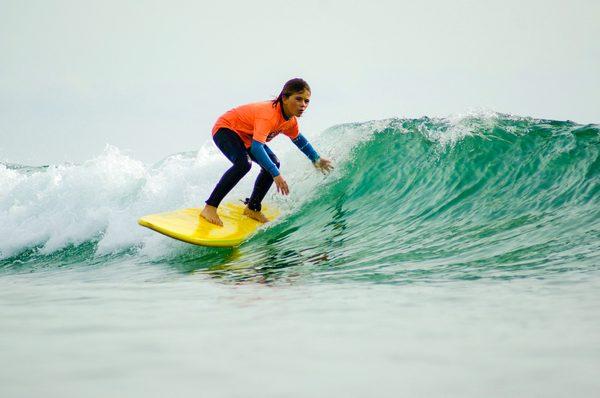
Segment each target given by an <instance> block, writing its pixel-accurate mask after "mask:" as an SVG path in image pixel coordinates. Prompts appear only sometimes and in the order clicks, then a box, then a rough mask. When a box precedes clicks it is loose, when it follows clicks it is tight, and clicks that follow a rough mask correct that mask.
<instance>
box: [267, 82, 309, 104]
mask: <svg viewBox="0 0 600 398" xmlns="http://www.w3.org/2000/svg"><path fill="white" fill-rule="evenodd" d="M304 90H308V92H310V86H309V85H308V83H307V82H306V81H304V80H303V79H300V78H299V77H296V78H294V79H292V80H288V81H287V82H286V83H285V84H284V85H283V88H282V89H281V93H279V95H278V96H277V98H275V99H274V100H273V101H272V102H273V106H274V107H275V106H277V104H278V103H279V104H282V103H283V99H284V98H288V97H289V96H290V95H293V94H296V93H301V92H302V91H304Z"/></svg>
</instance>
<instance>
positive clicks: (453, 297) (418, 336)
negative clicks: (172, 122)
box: [0, 112, 600, 397]
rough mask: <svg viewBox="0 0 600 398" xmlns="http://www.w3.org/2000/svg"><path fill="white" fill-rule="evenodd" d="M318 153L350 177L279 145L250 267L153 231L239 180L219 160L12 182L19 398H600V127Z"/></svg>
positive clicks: (11, 310) (362, 140) (186, 158)
mask: <svg viewBox="0 0 600 398" xmlns="http://www.w3.org/2000/svg"><path fill="white" fill-rule="evenodd" d="M311 141H312V142H313V144H314V145H315V147H316V148H317V149H318V150H319V152H321V153H322V154H323V155H324V156H327V157H330V158H331V159H333V161H334V163H335V167H336V169H335V170H334V172H333V173H331V174H329V175H327V176H324V175H321V174H319V173H318V172H317V171H315V170H313V169H312V167H311V166H310V164H309V163H308V161H307V160H306V159H304V158H303V155H302V154H301V153H299V151H297V149H296V148H295V147H293V145H290V144H289V142H287V140H286V139H285V138H279V139H278V140H276V141H275V142H274V144H273V148H274V150H275V152H276V153H277V154H278V156H279V158H280V159H281V160H282V174H283V175H284V176H285V177H286V179H287V181H288V184H289V185H290V189H291V194H290V196H289V197H281V196H278V195H277V194H275V193H271V194H269V196H268V197H267V201H269V202H271V203H274V204H275V205H277V206H278V207H279V208H281V209H282V210H283V212H284V216H283V217H282V218H281V219H280V220H278V221H277V222H275V223H272V224H270V225H266V226H265V227H264V228H263V229H262V230H261V231H260V232H259V233H257V234H256V235H255V236H253V237H252V238H251V239H250V240H248V241H247V242H245V243H244V244H243V245H241V246H240V247H238V248H233V249H210V248H202V247H196V246H192V245H188V244H185V243H182V242H178V241H175V240H172V239H169V238H167V237H164V236H162V235H159V234H157V233H154V232H152V231H150V230H147V229H145V228H142V227H139V226H138V225H137V222H136V221H137V218H138V217H140V216H141V215H144V214H148V213H155V212H160V211H167V210H172V209H176V208H182V207H198V206H201V205H202V202H203V200H204V199H205V198H206V197H207V196H208V194H209V193H210V191H211V189H212V188H213V186H214V184H215V182H216V181H217V180H218V178H219V177H220V175H221V174H222V172H223V171H224V170H225V169H226V168H227V167H228V166H227V163H226V160H225V159H224V157H223V156H222V155H220V153H218V151H217V150H216V149H215V148H214V147H213V146H212V145H211V144H210V143H208V144H206V145H205V146H203V147H201V148H200V149H199V150H198V151H193V152H189V153H180V154H174V155H171V156H168V157H167V158H165V159H164V160H162V161H161V162H158V163H157V164H154V165H148V164H144V163H142V162H140V161H137V160H136V159H134V158H132V157H131V156H129V155H128V154H127V153H123V152H122V151H120V150H119V149H118V148H115V147H110V146H108V147H107V148H106V149H105V150H104V152H103V153H101V154H100V155H99V156H98V157H96V158H94V159H90V160H88V161H86V162H83V163H80V164H61V165H49V166H44V167H29V166H25V165H15V164H6V163H0V316H1V319H0V358H2V360H3V361H2V362H3V370H2V372H0V396H2V397H34V396H48V397H54V396H56V397H59V396H60V397H82V396H85V397H106V396H122V397H137V396H144V397H154V396H156V397H159V396H165V395H173V396H183V395H192V394H193V395H195V396H198V395H199V396H206V397H248V396H252V397H254V396H260V397H307V396H310V397H331V396H340V397H342V396H343V397H370V396H377V397H397V396H427V397H429V396H443V397H465V396H467V397H481V396H492V397H506V396H523V397H532V396H539V397H564V396H567V395H568V396H578V397H587V396H596V395H597V393H598V391H599V389H600V379H599V378H598V377H597V375H598V373H599V371H600V295H599V294H598V292H599V288H600V272H599V271H600V126H598V125H579V124H576V123H573V122H569V121H566V122H565V121H553V120H539V119H533V118H528V117H518V116H513V115H505V114H497V113H493V112H478V113H472V114H466V115H460V116H456V117H451V118H427V117H424V118H420V119H388V120H379V121H371V122H365V123H350V124H344V125H339V126H334V127H332V128H330V129H328V130H326V131H324V132H323V133H322V134H319V135H318V136H315V137H312V139H311ZM256 168H257V167H256V165H255V166H254V169H256ZM256 174H257V170H254V171H253V172H252V174H251V175H250V176H247V177H246V178H245V179H244V180H243V181H242V182H241V183H240V185H239V186H238V187H236V188H235V189H234V191H233V192H232V193H231V194H230V196H229V197H228V199H229V200H237V199H239V198H243V197H245V196H247V194H248V193H249V191H250V190H251V187H252V182H253V177H254V176H255V175H256ZM273 191H274V189H273Z"/></svg>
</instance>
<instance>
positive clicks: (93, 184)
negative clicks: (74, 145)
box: [0, 137, 348, 258]
mask: <svg viewBox="0 0 600 398" xmlns="http://www.w3.org/2000/svg"><path fill="white" fill-rule="evenodd" d="M339 139H340V137H331V139H325V140H322V139H319V140H316V141H318V142H319V145H317V144H315V146H317V148H318V150H319V151H320V152H321V153H322V154H324V155H325V154H326V155H327V156H334V157H336V159H334V160H335V161H339V160H340V159H339V158H337V156H338V155H339V154H338V153H337V152H336V148H337V147H340V146H342V145H337V146H336V145H334V144H333V142H335V141H339ZM345 139H346V140H348V137H346V138H345ZM330 143H331V144H330ZM271 146H272V147H273V149H274V150H275V152H276V153H277V155H278V156H279V158H280V159H281V160H282V164H283V167H282V174H283V175H284V176H285V178H286V179H287V180H288V183H289V184H290V187H291V195H290V196H289V197H285V198H284V197H281V196H280V195H278V194H276V190H275V189H274V188H272V189H271V191H270V194H269V195H268V196H267V198H266V200H267V201H270V202H276V203H277V205H278V206H280V207H281V208H282V209H283V210H284V213H285V212H290V211H294V209H295V208H296V206H298V205H299V203H301V202H303V200H304V199H306V198H307V197H309V196H310V192H311V191H312V190H313V189H314V187H315V186H316V185H318V184H319V183H322V182H323V181H324V178H325V177H323V176H322V175H321V174H320V173H318V172H317V171H316V170H314V169H313V168H312V166H311V165H310V162H309V161H308V160H307V159H306V158H305V157H304V155H302V154H301V153H300V152H299V151H298V150H297V149H296V147H295V146H294V145H293V144H292V143H290V142H289V140H286V139H283V138H279V139H278V140H276V141H275V142H273V145H271ZM229 166H230V163H229V161H228V160H227V159H226V158H225V157H224V156H223V155H222V154H221V153H220V152H219V151H218V149H217V148H216V147H215V146H214V144H213V143H212V142H210V141H208V142H207V143H206V144H205V145H204V146H202V147H201V148H200V149H199V150H198V151H197V152H190V153H180V154H174V155H171V156H168V157H166V158H165V159H164V160H162V161H161V162H158V163H157V164H155V165H146V164H144V163H142V162H140V161H138V160H135V159H132V158H131V157H129V156H127V155H126V154H124V153H122V152H121V151H120V150H119V149H118V148H116V147H114V146H110V145H109V146H107V147H106V148H105V150H104V151H103V152H102V153H101V154H100V155H99V156H97V157H96V158H93V159H91V160H88V161H86V162H83V163H81V164H62V165H55V166H50V167H47V168H43V169H36V170H35V171H33V172H30V173H25V172H22V171H19V170H15V169H12V168H9V167H6V166H4V165H0V258H8V257H11V256H13V255H15V254H18V253H19V252H21V251H23V250H25V249H28V248H37V250H38V252H39V253H40V254H49V253H52V252H55V251H57V250H61V249H63V248H66V247H68V246H69V245H78V244H81V243H83V242H86V241H90V240H93V241H97V242H98V244H97V249H96V254H97V255H104V254H110V253H113V252H118V251H122V250H126V249H128V248H131V247H138V248H140V254H143V255H148V256H151V257H154V256H160V255H164V253H165V252H169V251H172V250H181V247H182V246H181V244H180V243H179V242H175V241H173V240H170V239H166V238H164V237H162V236H161V235H158V234H155V233H153V232H151V231H149V230H146V229H144V228H141V227H139V226H138V224H137V219H138V218H139V217H140V216H142V215H144V214H150V213H158V212H162V211H169V210H174V209H178V208H185V207H200V206H203V204H204V200H205V199H206V198H207V197H208V196H209V195H210V192H211V191H212V189H213V188H214V185H215V184H216V182H217V181H218V180H219V178H220V177H221V175H222V174H223V172H224V171H225V170H226V169H227V168H228V167H229ZM258 171H259V167H257V165H254V167H253V168H252V170H251V172H250V173H249V175H247V176H246V177H245V178H244V179H243V180H242V181H241V182H240V184H238V186H236V187H235V188H234V190H233V191H232V192H231V193H230V194H229V195H228V197H227V198H226V199H225V200H237V199H242V198H245V197H247V196H249V195H250V193H251V191H252V186H253V183H254V180H255V177H256V176H257V175H258ZM184 247H185V246H184Z"/></svg>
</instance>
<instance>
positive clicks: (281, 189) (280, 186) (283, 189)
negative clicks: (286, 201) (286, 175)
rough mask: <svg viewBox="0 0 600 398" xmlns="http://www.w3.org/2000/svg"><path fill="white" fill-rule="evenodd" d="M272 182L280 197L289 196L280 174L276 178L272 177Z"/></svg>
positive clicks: (288, 190)
mask: <svg viewBox="0 0 600 398" xmlns="http://www.w3.org/2000/svg"><path fill="white" fill-rule="evenodd" d="M273 181H275V185H276V186H277V192H279V193H280V194H282V195H289V193H290V189H289V188H288V185H287V182H285V180H284V179H283V177H282V176H281V174H279V175H278V176H277V177H274V178H273Z"/></svg>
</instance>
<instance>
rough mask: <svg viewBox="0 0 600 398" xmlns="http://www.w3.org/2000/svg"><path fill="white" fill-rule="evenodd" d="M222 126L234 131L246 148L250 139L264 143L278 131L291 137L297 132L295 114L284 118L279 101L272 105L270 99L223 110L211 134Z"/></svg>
mask: <svg viewBox="0 0 600 398" xmlns="http://www.w3.org/2000/svg"><path fill="white" fill-rule="evenodd" d="M223 127H224V128H227V129H230V130H233V131H235V133H236V134H237V135H239V136H240V138H241V139H242V141H243V142H244V145H245V146H246V148H250V146H251V145H252V140H256V141H258V142H260V143H262V144H265V143H267V142H268V141H271V140H272V139H273V138H275V137H276V136H277V135H278V134H280V133H283V134H284V135H287V136H288V137H290V138H291V139H295V138H296V137H298V134H299V130H298V119H297V118H296V116H292V117H291V118H289V119H288V120H285V119H284V117H283V113H282V112H281V103H277V105H276V106H273V103H272V102H271V101H263V102H254V103H251V104H246V105H241V106H238V107H237V108H233V109H231V110H229V111H227V112H225V113H224V114H223V115H221V117H219V119H217V122H216V123H215V125H214V127H213V129H212V134H213V135H215V134H216V133H217V131H218V130H219V129H220V128H223Z"/></svg>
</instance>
